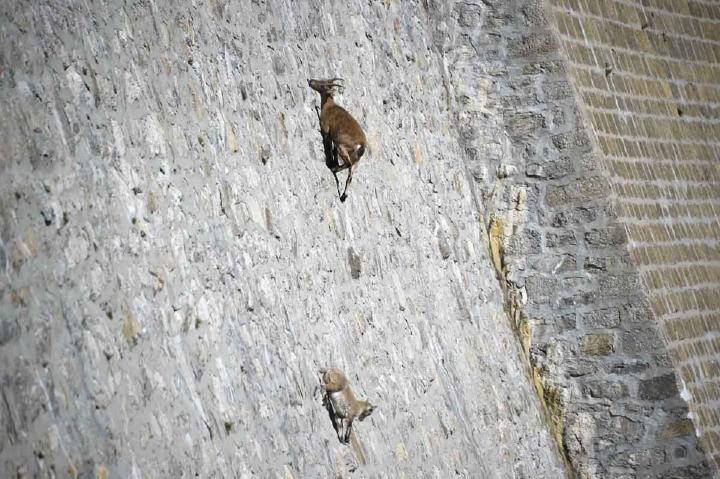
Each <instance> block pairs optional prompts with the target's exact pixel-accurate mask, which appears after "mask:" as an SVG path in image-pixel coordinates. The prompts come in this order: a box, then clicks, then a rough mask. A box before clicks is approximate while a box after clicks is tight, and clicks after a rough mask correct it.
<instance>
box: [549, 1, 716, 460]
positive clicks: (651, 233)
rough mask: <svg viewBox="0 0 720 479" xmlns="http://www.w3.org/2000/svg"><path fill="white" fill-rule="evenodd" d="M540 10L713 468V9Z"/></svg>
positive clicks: (570, 4) (661, 4)
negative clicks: (564, 63) (552, 31)
mask: <svg viewBox="0 0 720 479" xmlns="http://www.w3.org/2000/svg"><path fill="white" fill-rule="evenodd" d="M548 8H549V17H550V18H552V19H553V23H554V25H555V28H556V31H557V32H558V34H559V38H560V44H561V47H562V51H563V53H564V55H565V57H566V58H567V60H568V64H569V68H570V70H569V76H570V77H571V78H572V79H573V80H574V84H575V86H576V89H577V93H578V100H579V103H580V105H581V107H582V110H583V112H584V116H585V118H586V120H587V123H588V124H589V125H591V127H592V131H593V137H594V139H595V144H596V145H597V147H598V153H599V154H600V156H601V159H602V165H603V167H604V169H605V171H606V172H607V173H608V176H609V178H610V184H611V186H612V189H613V192H614V194H615V196H616V203H617V211H618V215H619V219H620V221H621V222H622V224H623V225H624V228H625V230H626V231H627V235H628V244H629V247H630V252H631V254H632V259H633V261H634V263H635V264H636V265H637V268H638V271H639V273H640V277H641V279H642V283H643V284H644V286H645V288H647V290H648V292H649V296H648V300H649V304H650V306H651V308H652V311H653V313H654V317H655V318H656V320H657V321H658V323H659V326H660V328H661V332H662V337H663V338H664V343H665V344H666V346H667V348H668V351H669V352H670V353H671V356H672V359H673V361H674V364H675V369H676V371H677V373H678V374H679V379H680V389H681V391H682V394H683V396H684V397H685V398H686V399H688V402H689V406H690V412H691V417H692V420H693V422H694V424H695V427H696V428H697V431H698V434H700V435H701V437H702V443H703V445H704V447H705V449H706V451H707V454H708V457H709V458H710V460H711V461H712V463H713V464H714V465H715V467H716V468H717V466H719V465H720V416H719V415H718V400H719V399H720V388H719V386H720V382H719V381H720V338H719V337H718V331H719V330H720V249H719V246H720V243H719V241H720V221H719V220H718V218H719V216H718V213H719V212H720V163H718V159H719V157H720V123H718V111H720V110H719V108H720V5H718V4H717V3H716V2H709V1H706V0H672V1H671V0H662V1H643V2H632V1H628V0H603V1H598V2H589V1H578V0H549V1H548ZM638 339H639V338H638ZM636 341H637V339H636ZM644 381H651V382H645V383H643V384H641V389H640V392H641V393H643V392H644V393H645V394H646V395H649V396H657V395H658V394H659V392H660V391H669V390H671V388H669V386H670V384H669V381H666V379H664V377H663V376H659V377H656V378H654V379H650V378H647V379H645V380H644ZM665 382H667V383H668V384H667V386H668V387H665V386H663V383H665ZM653 391H657V392H653Z"/></svg>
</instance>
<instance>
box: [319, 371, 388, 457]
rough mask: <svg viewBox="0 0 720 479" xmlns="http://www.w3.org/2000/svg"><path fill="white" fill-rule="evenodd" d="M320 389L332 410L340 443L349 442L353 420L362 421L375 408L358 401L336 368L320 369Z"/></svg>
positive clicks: (368, 403)
mask: <svg viewBox="0 0 720 479" xmlns="http://www.w3.org/2000/svg"><path fill="white" fill-rule="evenodd" d="M320 374H321V376H322V389H323V391H325V394H326V400H327V402H328V403H329V405H330V406H331V408H332V414H331V415H332V418H333V421H334V426H335V430H336V432H337V434H338V439H340V442H344V443H347V442H348V441H350V433H351V432H352V424H353V421H354V420H355V419H358V420H360V421H362V420H364V419H365V418H366V417H368V416H369V415H370V414H372V412H373V410H375V406H373V405H372V404H370V402H368V401H360V400H358V399H357V398H356V397H355V394H353V392H352V389H350V382H349V381H348V379H347V377H346V376H345V375H344V374H343V372H342V371H340V370H339V369H337V368H330V369H324V368H323V369H321V370H320Z"/></svg>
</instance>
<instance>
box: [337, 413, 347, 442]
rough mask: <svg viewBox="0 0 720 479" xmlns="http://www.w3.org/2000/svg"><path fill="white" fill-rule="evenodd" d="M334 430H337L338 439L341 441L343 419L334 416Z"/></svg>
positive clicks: (343, 426)
mask: <svg viewBox="0 0 720 479" xmlns="http://www.w3.org/2000/svg"><path fill="white" fill-rule="evenodd" d="M335 431H336V432H337V436H338V440H339V441H340V442H343V438H344V437H345V420H344V419H343V418H341V417H337V416H335Z"/></svg>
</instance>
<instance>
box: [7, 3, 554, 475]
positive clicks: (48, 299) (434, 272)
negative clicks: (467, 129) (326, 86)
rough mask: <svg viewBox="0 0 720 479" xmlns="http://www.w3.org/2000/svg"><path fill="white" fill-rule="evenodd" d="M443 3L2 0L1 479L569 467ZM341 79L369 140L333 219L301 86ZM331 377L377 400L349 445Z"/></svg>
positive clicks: (310, 107)
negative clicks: (477, 175)
mask: <svg viewBox="0 0 720 479" xmlns="http://www.w3.org/2000/svg"><path fill="white" fill-rule="evenodd" d="M450 7H451V6H448V7H442V8H440V7H439V6H438V7H436V6H430V5H426V4H423V3H420V2H417V3H411V2H408V3H402V4H399V3H393V2H387V3H381V2H371V3H370V4H368V2H312V1H309V2H284V1H272V2H264V1H253V2H250V1H246V2H213V1H211V2H196V3H195V4H193V3H183V4H176V5H171V4H168V3H166V2H152V1H150V2H147V1H138V2H127V3H118V2H111V1H108V2H102V1H89V2H76V3H73V2H20V1H17V2H15V1H10V2H2V5H1V6H0V12H1V13H0V18H2V20H1V22H2V23H1V24H0V28H1V32H2V39H3V40H2V56H1V57H0V62H1V63H0V104H1V109H2V112H3V115H4V119H3V121H2V126H1V127H0V135H1V136H0V139H1V141H0V145H1V146H0V158H1V161H0V202H1V206H0V215H1V216H0V217H1V218H2V220H1V222H0V223H1V224H0V234H1V235H2V238H1V243H0V256H1V259H2V260H1V261H0V268H2V269H1V270H0V278H1V279H0V297H1V298H2V299H1V301H2V302H1V303H0V309H1V311H2V314H1V315H0V321H1V323H0V348H1V349H0V364H2V365H3V366H2V369H1V370H0V386H1V388H2V393H1V399H2V400H1V401H0V469H1V470H2V471H3V475H4V477H5V474H7V477H35V476H38V477H68V476H69V477H98V478H105V477H131V478H132V477H134V478H140V477H181V476H190V477H288V478H289V477H298V478H299V477H335V476H338V477H350V476H352V477H403V476H404V477H421V476H432V477H439V478H445V477H452V476H461V477H498V478H505V477H507V478H517V477H527V478H530V477H532V478H536V477H546V478H550V479H554V478H558V477H563V476H564V466H563V465H562V461H561V459H560V455H559V454H558V453H557V448H556V447H555V445H554V441H553V438H552V435H551V433H550V429H549V428H548V427H547V425H546V423H545V420H544V416H543V413H542V412H541V408H540V401H539V400H538V397H537V395H536V394H535V393H534V391H533V387H532V385H531V382H530V381H529V380H528V369H527V367H526V366H525V365H524V363H523V360H522V354H521V349H520V347H519V344H518V343H517V341H516V340H515V338H514V336H513V334H512V331H511V329H510V327H509V323H508V321H507V316H506V314H505V312H504V309H503V300H502V292H501V289H500V287H499V285H498V282H497V280H496V279H495V274H494V271H493V269H492V267H491V262H490V260H489V253H488V248H487V244H488V242H487V238H486V236H485V231H484V227H483V222H482V221H480V214H479V203H478V201H477V197H476V194H475V191H474V188H475V185H474V183H473V181H471V180H470V179H469V177H468V175H467V173H466V169H465V163H464V162H463V158H464V151H463V149H462V148H461V146H460V144H459V142H458V141H457V138H458V136H457V133H456V132H457V126H456V124H455V121H456V118H455V116H454V112H453V111H452V110H451V109H450V108H449V104H450V101H449V97H448V94H449V88H450V87H449V84H448V82H449V81H450V79H449V77H448V72H447V67H446V65H444V63H443V58H444V56H445V55H446V53H447V51H448V50H452V49H453V48H455V47H456V45H455V44H454V43H453V42H452V38H453V37H451V35H450V32H451V31H453V30H455V29H457V22H456V21H455V19H454V18H453V17H452V16H451V14H453V12H455V10H453V9H452V8H450ZM334 75H338V76H342V77H344V78H345V80H346V85H347V94H346V95H345V96H342V97H340V98H339V99H338V101H339V102H340V103H341V104H342V105H343V106H345V107H346V108H348V110H349V111H351V112H352V113H353V115H354V116H356V117H357V118H358V119H359V120H360V121H361V123H362V125H363V127H364V128H365V130H366V131H367V133H368V139H369V142H370V148H369V151H368V152H367V153H366V154H365V156H364V157H363V159H362V163H361V165H360V167H359V169H358V172H357V174H356V177H355V179H354V182H353V185H352V188H351V190H350V193H349V198H348V200H347V202H346V203H345V204H341V203H340V202H339V201H338V198H337V193H336V189H335V184H334V180H333V178H332V174H331V173H330V172H329V171H328V170H327V168H326V167H325V164H324V160H323V158H322V143H321V137H320V134H319V130H318V124H317V118H316V116H315V111H314V105H315V104H317V103H319V97H318V95H317V93H315V92H313V91H312V90H310V89H309V88H308V87H307V82H306V79H307V78H308V77H311V78H313V77H315V78H317V77H329V76H334ZM454 81H458V82H461V81H462V80H461V79H460V78H457V79H454ZM328 366H337V367H340V368H342V369H343V370H344V371H346V372H347V373H348V375H349V378H350V380H351V381H352V383H353V385H354V388H355V390H356V393H357V394H358V395H359V396H360V397H367V398H369V399H370V400H371V401H372V402H373V404H377V406H378V408H377V410H376V411H375V412H374V413H373V415H372V416H371V417H370V418H368V419H367V420H366V421H364V422H362V423H357V424H356V425H355V438H354V439H353V441H352V443H353V444H352V446H344V445H341V444H340V443H339V442H338V440H337V438H336V436H335V432H334V430H333V427H332V423H331V422H330V419H329V418H328V415H327V412H326V411H325V409H323V407H322V401H321V397H320V394H319V391H317V389H316V388H317V385H318V384H319V380H320V378H319V375H318V370H319V368H320V367H328Z"/></svg>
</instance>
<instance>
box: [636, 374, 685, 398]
mask: <svg viewBox="0 0 720 479" xmlns="http://www.w3.org/2000/svg"><path fill="white" fill-rule="evenodd" d="M677 392H678V390H677V384H676V382H675V374H672V373H670V374H663V375H662V376H656V377H653V378H650V379H644V380H642V381H640V384H639V387H638V397H639V398H640V399H646V400H656V399H666V398H669V397H673V396H675V395H676V394H677Z"/></svg>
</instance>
